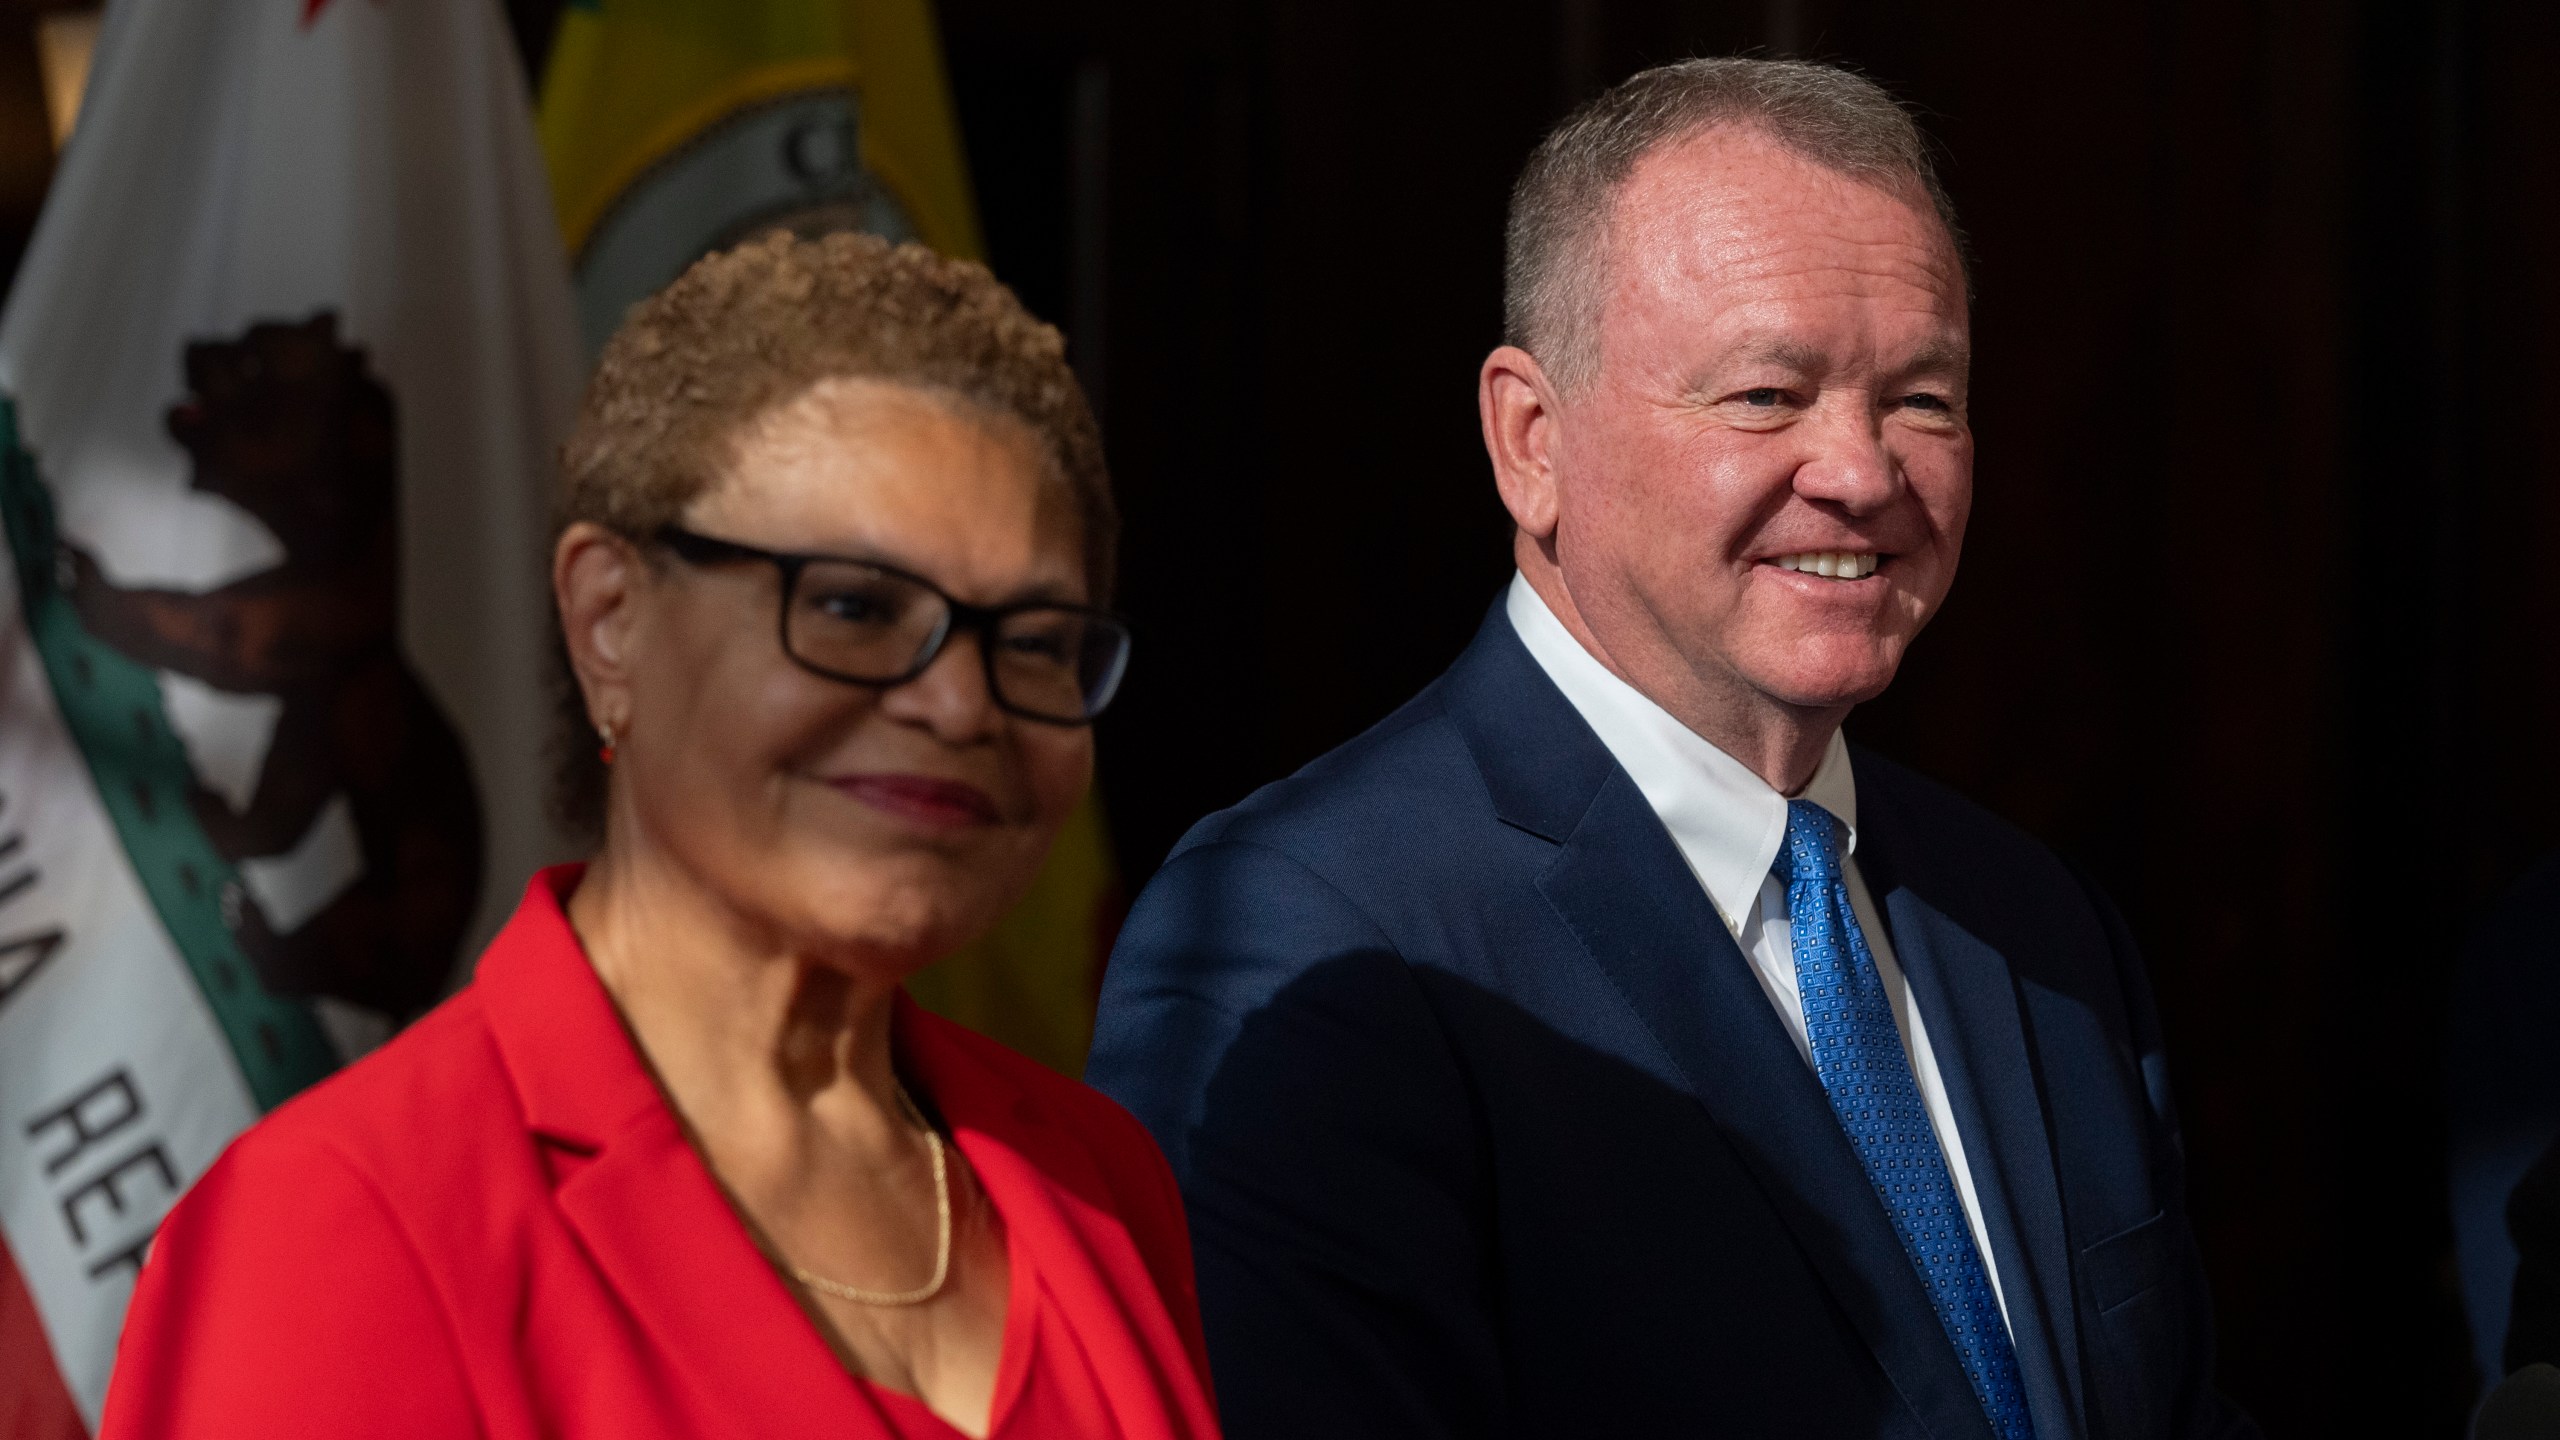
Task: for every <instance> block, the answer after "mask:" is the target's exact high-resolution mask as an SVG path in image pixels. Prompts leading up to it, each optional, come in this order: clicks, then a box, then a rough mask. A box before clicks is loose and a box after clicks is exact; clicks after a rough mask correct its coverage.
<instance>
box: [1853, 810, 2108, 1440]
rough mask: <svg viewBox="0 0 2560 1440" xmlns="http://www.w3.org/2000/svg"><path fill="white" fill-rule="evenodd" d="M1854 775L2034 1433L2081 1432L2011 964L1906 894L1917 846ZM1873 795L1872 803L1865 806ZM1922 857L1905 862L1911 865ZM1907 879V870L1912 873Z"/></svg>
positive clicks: (1869, 849)
mask: <svg viewBox="0 0 2560 1440" xmlns="http://www.w3.org/2000/svg"><path fill="white" fill-rule="evenodd" d="M1867 778H1868V777H1867V776H1866V775H1864V774H1862V775H1861V776H1860V787H1859V788H1860V808H1861V810H1863V811H1865V812H1866V815H1867V820H1866V823H1865V824H1863V825H1862V826H1861V830H1862V834H1861V836H1860V845H1859V852H1860V853H1859V868H1860V871H1861V873H1862V874H1863V875H1864V876H1865V877H1866V880H1867V884H1868V888H1869V890H1870V891H1871V892H1872V893H1873V894H1874V895H1875V896H1876V897H1877V903H1878V904H1879V905H1880V906H1881V907H1882V908H1883V910H1884V914H1885V924H1886V926H1887V927H1888V928H1889V929H1890V930H1891V931H1892V937H1893V949H1894V954H1895V957H1896V958H1897V959H1898V960H1899V961H1900V962H1901V965H1902V972H1903V975H1904V976H1905V977H1906V978H1907V979H1908V980H1909V981H1910V982H1911V996H1912V1003H1913V1004H1915V1005H1916V1006H1918V1007H1919V1010H1920V1016H1921V1019H1922V1021H1923V1022H1924V1023H1926V1024H1927V1026H1928V1028H1929V1038H1930V1043H1931V1048H1932V1049H1933V1050H1934V1051H1935V1052H1936V1056H1937V1061H1938V1073H1939V1077H1940V1079H1942V1080H1943V1081H1944V1082H1945V1084H1946V1087H1947V1099H1948V1103H1949V1105H1950V1107H1951V1108H1952V1109H1953V1110H1954V1111H1955V1117H1956V1128H1957V1131H1958V1133H1960V1134H1961V1135H1963V1136H1964V1137H1965V1159H1966V1163H1967V1165H1968V1166H1969V1167H1970V1169H1971V1170H1972V1172H1973V1180H1974V1190H1975V1194H1976V1196H1977V1197H1978V1198H1979V1199H1980V1201H1981V1203H1982V1208H1983V1220H1984V1228H1985V1229H1987V1230H1988V1231H1989V1232H1990V1239H1991V1248H1992V1254H1993V1258H1994V1259H1995V1260H1996V1262H1997V1263H1998V1265H1999V1268H2000V1281H2001V1292H2002V1298H2003V1299H2004V1300H2005V1301H2006V1302H2007V1305H2008V1308H2009V1316H2010V1327H2009V1328H2010V1330H2011V1331H2012V1333H2014V1334H2015V1335H2016V1337H2017V1350H2018V1364H2019V1369H2020V1372H2021V1375H2022V1377H2023V1379H2024V1381H2025V1383H2026V1386H2027V1390H2028V1400H2029V1406H2030V1409H2031V1411H2032V1412H2033V1413H2034V1415H2035V1416H2036V1417H2037V1426H2036V1430H2037V1434H2038V1435H2039V1436H2041V1437H2043V1440H2064V1434H2062V1433H2057V1428H2058V1427H2057V1421H2061V1422H2067V1424H2068V1426H2069V1429H2068V1431H2067V1432H2066V1433H2067V1434H2071V1435H2078V1434H2085V1433H2086V1432H2087V1421H2086V1418H2085V1416H2086V1413H2087V1412H2086V1409H2085V1406H2084V1395H2085V1390H2084V1387H2083V1383H2082V1376H2081V1368H2080V1338H2079V1311H2078V1309H2077V1306H2076V1304H2075V1302H2074V1299H2073V1291H2072V1287H2071V1269H2070V1250H2069V1240H2068V1238H2067V1235H2066V1233H2065V1231H2064V1228H2063V1216H2062V1194H2061V1185H2060V1181H2059V1179H2058V1177H2057V1175H2056V1173H2055V1169H2054V1166H2055V1159H2054V1150H2053V1136H2052V1133H2051V1131H2050V1130H2049V1129H2048V1127H2047V1126H2046V1124H2045V1114H2044V1106H2043V1103H2042V1101H2041V1099H2040V1098H2039V1096H2038V1093H2037V1087H2036V1070H2037V1067H2036V1064H2035V1060H2034V1054H2033V1037H2032V1036H2031V1035H2030V1034H2029V1032H2028V1029H2027V1023H2026V1020H2025V1016H2024V1012H2023V1011H2022V1010H2021V1008H2020V999H2019V994H2018V987H2017V983H2016V980H2015V977H2014V975H2013V974H2012V971H2011V969H2010V965H2009V961H2008V960H2007V958H2006V957H2004V956H2003V955H2002V954H2001V953H2000V952H1999V951H1998V950H1996V949H1994V948H1993V947H1992V946H1991V945H1989V944H1988V943H1986V942H1984V941H1983V940H1981V939H1979V938H1977V937H1976V936H1974V935H1973V934H1972V933H1971V932H1969V931H1967V930H1966V929H1965V928H1964V927H1963V926H1962V925H1959V924H1958V923H1956V922H1955V921H1954V920H1952V919H1950V918H1949V917H1948V916H1947V915H1946V914H1945V913H1944V912H1942V911H1940V910H1939V909H1938V908H1937V907H1936V906H1934V905H1932V904H1930V903H1929V902H1928V901H1927V900H1926V899H1924V898H1922V896H1921V895H1920V894H1919V893H1918V892H1917V891H1915V890H1913V889H1912V888H1910V887H1909V886H1908V885H1905V884H1903V883H1902V880H1903V878H1904V877H1906V876H1907V875H1909V874H1911V873H1913V870H1907V869H1906V868H1905V867H1904V865H1903V864H1902V863H1901V857H1903V856H1905V855H1912V854H1913V851H1914V847H1917V846H1921V845H1925V843H1926V842H1925V840H1923V839H1921V838H1920V837H1918V836H1913V835H1910V834H1908V832H1906V831H1905V830H1904V829H1903V828H1902V826H1901V825H1900V824H1898V823H1897V822H1898V821H1899V820H1900V818H1901V814H1900V812H1899V810H1898V809H1897V808H1895V807H1893V806H1891V805H1890V804H1888V803H1883V802H1885V801H1887V800H1888V799H1889V797H1887V796H1885V795H1882V794H1880V793H1878V792H1879V790H1880V787H1876V786H1871V785H1869V784H1867V783H1866V781H1867ZM1871 794H1872V795H1875V796H1876V799H1877V801H1878V802H1879V803H1875V804H1872V805H1870V804H1869V803H1868V799H1867V797H1868V796H1869V795H1871ZM1917 858H1918V857H1917V856H1916V855H1914V859H1917ZM1914 868H1915V869H1916V867H1914Z"/></svg>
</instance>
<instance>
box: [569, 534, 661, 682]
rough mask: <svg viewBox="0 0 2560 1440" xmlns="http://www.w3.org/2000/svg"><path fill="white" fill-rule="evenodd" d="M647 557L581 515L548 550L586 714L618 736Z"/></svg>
mask: <svg viewBox="0 0 2560 1440" xmlns="http://www.w3.org/2000/svg"><path fill="white" fill-rule="evenodd" d="M646 566H647V562H646V561H645V560H644V559H643V558H642V556H641V554H640V552H639V550H638V549H637V548H636V547H634V546H633V545H632V543H631V542H630V541H629V540H626V539H624V538H623V537H622V536H620V535H617V534H615V533H614V532H613V531H611V530H607V529H606V528H604V527H603V526H601V525H597V524H593V523H591V522H589V521H585V520H580V521H577V522H575V523H574V524H572V525H570V526H569V527H568V528H567V529H565V530H562V531H561V532H560V540H559V543H558V544H556V545H554V546H552V548H551V598H552V601H553V603H555V604H557V605H558V606H559V607H560V636H561V639H563V640H564V641H566V642H567V644H568V647H569V668H570V669H571V670H573V671H575V672H576V673H577V676H578V689H579V690H580V691H581V692H582V693H584V694H585V696H586V697H587V718H588V719H589V720H590V721H592V722H594V723H595V724H597V725H601V726H610V727H612V728H613V729H614V730H615V731H616V732H617V733H619V732H620V731H622V730H623V729H624V728H625V727H626V726H628V725H629V724H630V721H631V646H632V640H633V635H634V632H635V631H636V629H637V628H638V621H639V605H638V601H639V597H640V590H641V588H642V586H643V585H644V584H645V582H646V578H647V577H646V575H645V574H644V571H645V569H646Z"/></svg>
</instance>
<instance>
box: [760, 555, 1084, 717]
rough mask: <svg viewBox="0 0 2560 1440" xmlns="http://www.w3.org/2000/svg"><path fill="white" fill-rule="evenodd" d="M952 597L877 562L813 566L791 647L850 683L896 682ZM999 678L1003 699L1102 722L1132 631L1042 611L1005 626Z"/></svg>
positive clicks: (797, 604) (794, 612)
mask: <svg viewBox="0 0 2560 1440" xmlns="http://www.w3.org/2000/svg"><path fill="white" fill-rule="evenodd" d="M949 621H950V609H949V607H948V605H947V604H946V603H945V601H944V600H943V598H942V596H940V595H939V594H937V593H935V592H934V591H933V590H932V589H930V588H928V587H926V586H924V585H921V584H918V583H916V582H915V581H913V580H909V579H907V578H905V577H904V576H899V575H893V574H888V573H885V572H883V571H879V570H875V569H872V568H871V567H869V566H867V565H856V564H850V563H845V562H839V561H829V560H817V561H812V562H810V563H809V564H808V566H807V567H806V568H804V569H803V570H802V571H801V573H800V576H799V583H798V584H797V585H796V586H795V587H793V593H792V596H791V599H790V603H789V608H788V609H787V610H786V611H785V612H784V626H783V641H784V644H785V645H786V646H788V647H789V649H790V651H791V654H792V655H793V656H794V657H795V658H796V659H798V660H799V661H800V662H801V663H802V664H805V665H809V666H811V667H814V668H816V669H819V670H823V671H827V672H829V673H832V674H835V675H839V676H842V677H843V678H845V679H848V680H858V681H866V682H870V683H873V684H891V683H895V682H897V681H900V680H904V679H907V678H908V677H910V676H912V675H913V674H915V673H916V671H917V669H918V665H917V662H918V661H919V660H920V659H922V658H923V657H924V656H925V654H926V652H927V651H928V650H930V649H932V648H933V646H934V644H935V642H936V641H937V639H938V638H939V637H940V636H941V634H942V631H943V629H944V628H945V627H946V626H947V625H948V624H949ZM982 638H983V639H984V640H985V642H986V643H987V644H988V646H989V653H990V663H989V666H988V670H989V673H990V674H991V676H992V677H993V682H994V687H995V693H996V698H997V699H999V700H1001V701H1002V702H1004V703H1005V704H1006V705H1008V706H1010V707H1012V708H1013V709H1016V710H1020V711H1023V712H1025V713H1027V714H1031V715H1037V716H1040V717H1042V718H1045V719H1052V720H1059V721H1065V722H1077V721H1083V720H1087V719H1090V718H1092V717H1093V715H1094V714H1095V713H1096V712H1098V711H1099V710H1100V709H1101V708H1102V706H1103V705H1105V704H1107V703H1108V702H1109V701H1110V699H1111V692H1112V691H1113V690H1114V689H1115V688H1117V686H1118V683H1119V678H1120V669H1121V665H1122V662H1123V660H1124V658H1125V655H1126V651H1127V645H1128V632H1127V631H1125V630H1123V629H1122V628H1121V627H1120V626H1119V625H1118V624H1116V623H1114V622H1113V621H1111V620H1109V619H1108V618H1106V617H1102V616H1096V615H1091V614H1087V613H1085V612H1083V611H1080V610H1069V609H1042V608H1033V609H1025V610H1018V611H1014V612H1013V613H1011V614H1008V615H1006V616H1004V617H1003V618H1002V619H1001V620H999V621H998V622H997V623H996V626H995V633H994V635H993V636H991V637H982Z"/></svg>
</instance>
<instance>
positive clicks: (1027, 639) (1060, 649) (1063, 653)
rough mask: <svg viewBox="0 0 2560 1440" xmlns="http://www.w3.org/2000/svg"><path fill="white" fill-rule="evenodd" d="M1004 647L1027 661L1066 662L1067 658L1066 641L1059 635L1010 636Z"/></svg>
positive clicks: (1006, 639)
mask: <svg viewBox="0 0 2560 1440" xmlns="http://www.w3.org/2000/svg"><path fill="white" fill-rule="evenodd" d="M1004 645H1005V649H1007V650H1009V651H1011V652H1012V653H1014V654H1016V655H1019V656H1021V657H1023V658H1024V659H1026V660H1056V661H1060V662H1064V661H1065V660H1066V658H1067V642H1066V639H1065V637H1063V636H1059V635H1010V636H1007V637H1006V638H1005V642H1004Z"/></svg>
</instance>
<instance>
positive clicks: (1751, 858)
mask: <svg viewBox="0 0 2560 1440" xmlns="http://www.w3.org/2000/svg"><path fill="white" fill-rule="evenodd" d="M1503 608H1504V613H1505V614H1507V615H1508V616H1509V617H1510V620H1511V628H1512V629H1513V630H1515V631H1518V632H1519V635H1520V643H1521V644H1522V645H1524V646H1526V647H1527V648H1528V651H1529V655H1530V658H1531V659H1534V660H1536V661H1537V662H1538V668H1539V669H1541V670H1544V671H1546V672H1547V678H1548V679H1550V680H1553V681H1554V682H1555V685H1556V688H1557V689H1558V690H1561V691H1563V692H1564V698H1565V699H1566V700H1567V701H1569V702H1571V703H1572V705H1573V708H1574V709H1575V710H1576V711H1577V712H1579V713H1580V714H1581V716H1582V719H1583V722H1584V723H1585V724H1587V725H1589V726H1590V727H1591V729H1592V733H1594V734H1596V735H1598V736H1599V737H1600V743H1601V745H1602V746H1604V747H1605V748H1607V750H1608V752H1609V754H1610V757H1611V758H1613V759H1615V760H1616V761H1617V762H1618V765H1619V768H1621V769H1623V770H1625V771H1626V772H1627V778H1629V779H1631V780H1633V781H1635V783H1636V789H1637V790H1638V791H1639V792H1640V793H1642V794H1643V796H1644V798H1645V803H1646V804H1647V805H1649V806H1651V807H1652V809H1653V813H1654V814H1655V815H1656V816H1658V817H1660V819H1661V821H1662V825H1663V828H1664V829H1666V830H1668V831H1670V832H1671V839H1672V843H1673V844H1675V845H1677V846H1678V847H1679V849H1680V853H1681V855H1682V857H1683V858H1685V859H1686V860H1687V861H1688V862H1689V869H1690V872H1691V873H1692V874H1694V875H1696V876H1697V877H1698V883H1699V884H1700V885H1702V886H1704V887H1706V891H1707V897H1708V898H1709V899H1710V900H1712V901H1714V902H1715V907H1716V911H1717V913H1718V914H1720V915H1722V916H1723V917H1724V922H1725V924H1726V925H1727V926H1728V927H1729V928H1731V929H1732V930H1734V931H1735V932H1736V933H1739V932H1740V931H1741V929H1742V927H1743V925H1744V923H1745V922H1747V921H1748V920H1749V919H1750V918H1751V917H1752V915H1753V914H1754V913H1755V911H1756V910H1757V908H1758V905H1759V901H1760V882H1761V881H1762V880H1764V879H1766V878H1767V877H1768V874H1769V867H1770V865H1771V864H1773V863H1774V862H1775V861H1776V860H1777V858H1778V847H1779V846H1780V845H1782V844H1784V843H1786V838H1787V797H1786V796H1784V795H1781V794H1779V793H1778V792H1777V791H1776V790H1774V789H1772V788H1770V786H1769V784H1768V782H1766V781H1764V780H1762V779H1761V778H1760V777H1759V776H1757V775H1755V774H1753V773H1751V769H1750V767H1749V766H1746V765H1744V764H1743V763H1742V762H1741V761H1739V760H1736V759H1734V758H1733V757H1732V756H1730V755H1727V754H1726V753H1725V752H1723V751H1722V750H1719V749H1717V748H1716V747H1715V746H1714V745H1712V744H1710V743H1708V742H1707V741H1706V740H1705V739H1704V738H1702V737H1700V736H1699V735H1698V733H1697V732H1696V731H1694V730H1691V729H1690V728H1689V727H1688V726H1686V725H1683V724H1681V723H1680V722H1679V721H1678V720H1676V719H1674V718H1672V715H1671V712H1669V711H1667V710H1665V709H1663V708H1662V707H1661V706H1659V705H1656V704H1655V703H1653V701H1652V700H1650V699H1648V698H1647V697H1646V696H1645V694H1644V692H1643V691H1640V690H1638V689H1636V688H1635V687H1634V686H1632V685H1630V684H1628V683H1627V682H1626V681H1624V680H1621V679H1619V678H1618V676H1617V675H1616V674H1615V673H1614V672H1612V671H1611V670H1610V669H1609V667H1608V666H1606V665H1603V664H1601V663H1600V662H1599V660H1598V659H1596V658H1594V657H1593V656H1592V655H1591V653H1590V652H1589V651H1587V650H1584V649H1583V648H1582V644H1581V642H1580V641H1578V640H1576V639H1574V638H1573V633H1572V632H1571V631H1569V630H1567V629H1565V628H1564V622H1563V621H1561V620H1558V619H1557V618H1556V617H1555V613H1554V612H1553V611H1551V610H1549V609H1548V608H1547V602H1546V601H1545V600H1544V599H1542V598H1541V597H1540V596H1539V594H1538V592H1537V591H1536V590H1534V589H1532V588H1530V585H1529V581H1528V577H1526V576H1523V575H1516V574H1515V575H1513V576H1512V577H1511V592H1510V594H1509V595H1508V596H1507V597H1506V598H1505V600H1504V602H1503ZM1802 798H1804V799H1807V800H1810V801H1812V802H1813V803H1815V804H1817V805H1819V806H1821V807H1822V808H1823V809H1825V810H1828V811H1830V812H1831V814H1832V816H1833V817H1834V818H1836V819H1837V820H1839V822H1840V825H1841V828H1842V829H1843V830H1845V831H1846V832H1847V834H1848V839H1847V849H1846V851H1845V852H1844V853H1850V854H1854V853H1855V852H1856V850H1857V848H1858V786H1857V779H1856V777H1855V775H1854V774H1853V773H1852V772H1851V768H1850V764H1849V746H1848V742H1846V741H1844V740H1842V739H1841V738H1840V732H1839V731H1837V730H1834V731H1832V732H1831V743H1830V745H1829V746H1828V747H1827V748H1825V749H1824V751H1823V752H1822V763H1821V764H1820V765H1818V766H1816V767H1815V769H1814V772H1813V779H1812V780H1810V781H1808V782H1807V783H1806V785H1805V787H1804V794H1803V796H1802Z"/></svg>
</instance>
